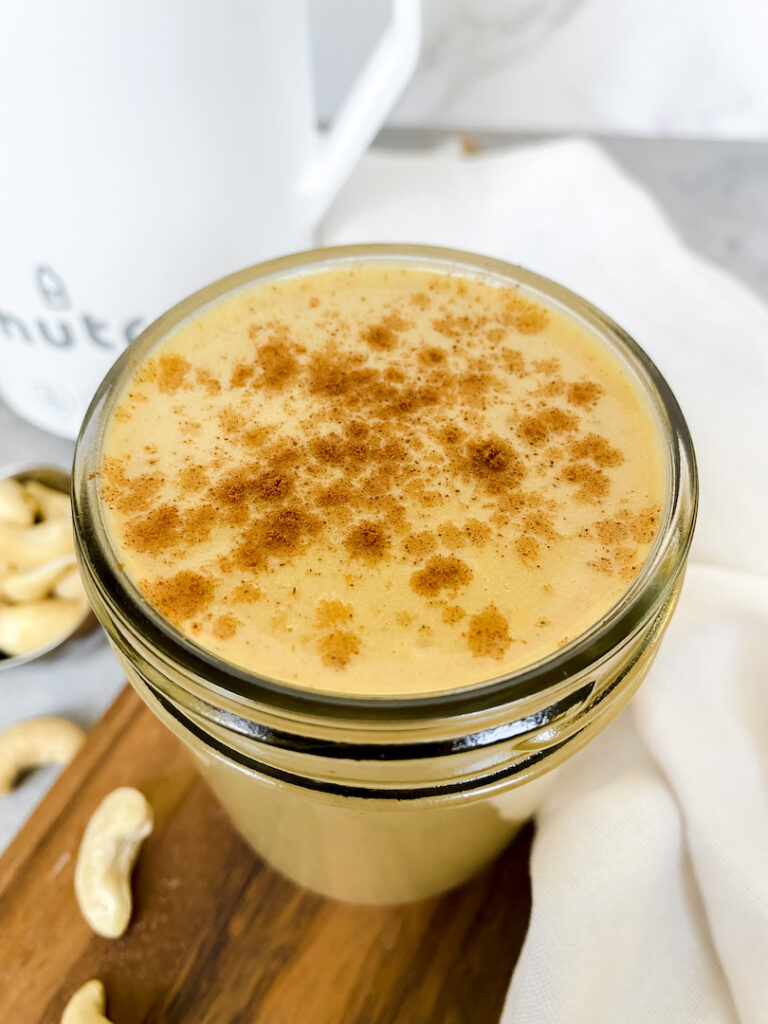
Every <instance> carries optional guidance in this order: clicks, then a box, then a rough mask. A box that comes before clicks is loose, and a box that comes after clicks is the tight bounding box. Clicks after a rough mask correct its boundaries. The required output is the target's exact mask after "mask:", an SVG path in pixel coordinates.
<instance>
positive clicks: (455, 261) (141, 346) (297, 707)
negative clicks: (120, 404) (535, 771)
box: [72, 243, 698, 723]
mask: <svg viewBox="0 0 768 1024" xmlns="http://www.w3.org/2000/svg"><path fill="white" fill-rule="evenodd" d="M360 262H373V263H375V262H380V263H386V264H398V263H400V264H402V265H405V266H407V267H409V268H413V269H423V270H433V271H435V272H443V273H454V274H461V276H464V277H468V276H469V277H473V276H474V277H476V278H480V279H483V280H488V281H491V282H497V283H500V284H505V285H506V286H508V287H509V286H512V287H515V286H522V288H523V289H524V290H526V291H529V292H531V293H533V295H534V296H536V294H538V295H540V296H542V297H544V298H545V301H546V302H547V303H548V304H550V305H555V306H556V307H560V308H561V309H563V310H564V311H565V312H566V313H567V314H568V315H570V316H571V317H576V318H577V319H579V320H581V321H582V322H583V323H585V324H586V325H587V326H588V327H589V328H590V330H591V331H592V332H593V333H595V334H596V335H597V336H598V337H599V338H600V339H601V341H602V342H603V343H608V345H609V346H610V348H611V349H612V350H614V351H615V352H616V353H617V354H618V356H619V357H620V358H621V359H622V361H623V362H624V363H628V364H629V365H630V367H631V369H632V370H633V371H634V373H635V375H636V377H638V378H639V381H640V384H641V386H642V389H643V391H644V393H645V395H646V398H647V399H650V400H651V401H652V403H653V405H654V413H655V414H656V416H657V418H658V419H660V421H661V425H662V428H663V432H664V435H665V438H666V441H667V444H668V480H669V490H668V494H667V501H666V507H665V509H664V514H663V516H662V525H661V527H660V530H659V533H658V535H657V537H656V540H655V542H654V545H653V546H652V548H651V550H650V552H649V553H648V555H647V557H646V560H645V562H644V563H643V566H642V567H641V569H640V572H639V573H638V574H637V576H636V577H635V578H634V580H633V581H632V582H631V583H630V585H629V586H628V588H627V590H626V591H624V593H623V594H622V596H621V597H620V598H619V600H618V601H617V602H616V603H615V604H614V605H613V607H612V608H611V609H609V611H608V612H607V613H606V614H605V615H603V616H602V617H601V619H599V620H598V621H597V622H596V623H594V624H593V625H592V626H591V627H589V628H588V629H587V630H585V631H584V632H583V633H581V634H580V635H579V636H577V637H575V638H574V639H573V640H571V641H570V642H569V643H568V644H567V645H565V646H563V647H562V648H560V649H559V650H557V651H554V652H552V653H551V654H549V655H547V656H545V657H544V658H541V659H539V660H538V661H536V662H533V663H531V664H530V665H526V666H523V667H522V668H520V669H517V670H515V671H513V672H509V673H504V674H502V675H499V676H496V677H494V678H492V679H489V680H486V681H483V682H480V683H474V684H471V685H469V686H463V687H460V688H454V689H446V690H441V691H438V692H435V693H426V694H419V695H417V696H413V697H386V696H378V695H375V696H370V695H360V696H356V695H347V694H337V693H329V692H327V691H322V690H313V689H308V688H307V689H302V688H299V687H295V686H291V685H289V684H288V683H285V682H283V681H281V680H278V679H273V678H271V677H269V676H266V675H260V674H258V673H256V672H251V671H248V670H247V669H245V668H241V667H239V666H237V665H234V664H232V663H229V662H226V661H224V660H223V659H221V658H219V657H217V656H216V655H214V654H212V653H211V652H209V651H207V650H205V648H203V647H202V646H200V645H199V644H197V643H196V642H195V641H194V640H192V639H190V638H189V637H187V636H186V635H184V634H183V633H182V632H181V630H179V629H177V628H176V627H175V626H173V625H172V624H171V623H170V622H168V620H166V619H165V618H163V617H162V616H161V615H160V614H159V612H157V611H156V610H155V608H154V607H152V605H150V604H149V602H148V601H147V600H146V599H145V598H144V597H143V595H142V594H141V593H140V591H139V590H138V588H137V587H136V585H135V584H134V583H133V582H132V581H131V580H130V578H129V577H128V575H127V574H126V573H124V572H122V571H121V569H120V565H119V560H118V558H117V553H116V551H115V549H114V547H113V546H112V545H111V544H110V543H109V534H108V531H107V528H106V524H105V523H104V521H103V519H102V516H101V503H100V498H99V493H98V492H99V485H98V479H99V477H98V473H99V463H100V459H101V443H102V440H103V435H104V429H105V427H106V424H107V423H108V421H109V418H110V414H111V411H112V407H113V404H114V402H115V400H116V398H117V397H118V396H119V395H120V393H121V392H122V385H123V384H124V383H125V381H126V379H127V378H128V376H129V374H130V373H132V372H133V371H134V369H135V367H136V365H137V364H138V360H139V359H140V358H143V357H144V356H145V355H146V354H147V353H148V351H149V350H150V349H151V348H152V347H153V346H154V345H156V344H157V343H158V342H159V341H160V340H161V339H162V338H164V337H166V336H167V335H168V334H169V333H170V332H171V331H172V330H173V329H175V328H177V327H178V326H179V325H180V324H181V323H182V322H183V321H184V320H186V319H188V318H191V317H193V316H195V315H197V314H198V313H199V312H200V311H201V310H202V309H203V308H204V307H206V306H208V305H210V304H212V303H214V302H215V301H217V300H219V299H221V298H223V297H224V296H225V295H228V294H230V293H233V292H235V291H238V290H240V289H242V288H245V287H247V286H249V285H252V284H255V283H256V282H258V281H261V280H264V279H269V278H279V277H295V276H299V275H300V274H302V273H306V274H311V273H316V272H319V271H322V270H328V269H332V268H333V267H334V266H340V265H341V266H344V265H349V264H356V263H360ZM72 479H73V487H72V492H73V493H72V497H73V516H74V529H75V538H76V547H77V549H78V554H79V557H80V559H81V562H82V563H83V568H84V570H85V571H86V573H87V575H88V577H89V581H90V583H91V585H92V586H93V587H95V588H96V590H97V592H98V594H99V598H100V601H101V602H102V603H103V605H104V607H105V608H106V610H107V612H108V614H110V615H111V616H112V617H113V618H114V619H115V620H117V621H118V622H122V624H123V629H124V631H125V632H127V633H128V634H131V633H133V634H134V635H138V636H140V637H142V638H143V640H144V642H146V643H148V644H149V645H150V646H152V647H153V648H154V649H155V650H156V651H158V652H159V653H160V654H161V655H162V656H163V657H164V658H167V659H169V660H170V661H171V662H172V663H174V664H175V665H176V667H177V669H180V670H181V671H182V672H185V673H189V674H190V676H191V677H193V678H194V679H195V680H196V681H197V682H198V683H199V682H201V681H202V682H203V683H206V684H208V685H209V686H211V687H213V689H214V690H220V691H223V692H224V693H226V694H228V695H229V696H233V697H239V698H242V699H245V700H247V701H251V702H255V703H257V704H260V705H265V706H267V707H270V708H271V709H273V710H275V711H284V712H287V713H289V714H292V715H296V714H299V715H305V716H308V717H310V718H313V719H314V718H323V719H343V720H355V721H360V722H363V721H371V720H379V719H385V720H388V721H390V722H397V723H407V722H408V721H419V720H424V719H428V718H434V717H451V716H461V715H469V714H475V713H478V712H482V711H486V710H490V709H492V708H495V707H500V706H503V705H505V704H507V703H510V702H513V701H515V700H518V699H521V698H524V697H530V696H531V695H534V694H536V693H539V692H544V691H546V690H548V689H550V688H551V687H553V686H556V685H557V684H559V683H562V682H563V681H564V680H566V679H568V678H569V677H572V676H573V675H574V674H576V673H579V672H582V671H585V670H586V669H588V668H589V666H590V665H592V664H594V663H596V662H598V661H600V660H601V659H602V658H604V657H605V656H607V655H608V654H609V653H610V652H611V651H612V650H614V649H615V648H616V647H617V646H618V645H619V644H621V642H622V641H623V640H625V639H626V638H627V637H630V636H632V635H633V634H634V633H635V632H636V631H637V630H638V629H639V628H640V627H641V626H642V625H643V623H645V622H646V621H647V620H648V618H649V617H650V616H651V615H652V614H653V613H654V610H655V609H656V608H657V607H658V604H659V602H660V601H661V600H663V599H664V597H665V595H667V594H668V593H669V592H670V590H671V588H672V587H673V586H674V584H675V581H676V580H677V578H678V576H679V574H680V572H681V571H682V569H683V567H684V565H685V559H686V555H687V552H688V548H689V547H690V543H691V538H692V534H693V527H694V524H695V519H696V511H697V504H698V478H697V469H696V459H695V454H694V449H693V443H692V440H691V436H690V432H689V430H688V426H687V424H686V421H685V418H684V416H683V413H682V411H681V409H680V406H679V405H678V402H677V400H676V398H675V396H674V394H673V393H672V390H671V389H670V387H669V385H668V384H667V382H666V380H665V379H664V377H663V376H662V374H661V373H660V371H659V370H658V368H657V367H656V365H655V363H654V362H653V361H652V360H651V359H650V357H649V356H648V355H647V354H646V353H645V351H644V350H643V349H642V348H641V347H640V346H639V345H638V344H637V342H635V341H634V340H633V339H632V338H631V337H630V335H629V334H627V332H626V331H624V330H623V329H622V328H621V327H619V325H618V324H616V323H615V322H614V321H613V320H612V319H611V318H610V317H608V316H607V315H606V314H605V313H603V312H601V311H600V310H599V309H597V308H596V307H595V306H593V305H592V304H591V303H590V302H588V301H587V300H586V299H583V298H582V297H581V296H579V295H577V294H576V293H574V292H572V291H570V290H569V289H567V288H565V287H563V286H562V285H559V284H557V283H555V282H553V281H551V280H549V279H548V278H546V277H543V276H542V275H540V274H537V273H534V272H533V271H530V270H527V269H525V268H523V267H520V266H517V265H514V264H510V263H507V262H505V261H503V260H498V259H494V258H491V257H487V256H480V255H477V254H475V253H470V252H465V251H463V250H458V249H449V248H442V247H436V246H426V245H413V244H378V243H374V244H363V245H348V246H334V247H328V248H320V249H313V250H307V251H303V252H299V253H294V254H291V255H289V256H282V257H279V258H277V259H273V260H269V261H266V262H263V263H259V264H255V265H253V266H250V267H247V268H245V269H243V270H240V271H237V272H236V273H233V274H230V275H227V276H226V277H222V278H220V279H218V280H217V281H214V282H213V283H211V284H210V285H208V286H206V287H205V288H202V289H200V290H199V291H197V292H194V293H193V294H191V295H189V296H187V297H186V298H185V299H183V300H182V301H181V302H179V303H177V304H176V305H175V306H173V307H172V308H171V309H169V310H168V311H167V312H165V313H163V314H162V315H161V316H160V317H158V318H157V319H156V320H155V321H154V322H153V323H151V324H150V325H149V326H148V327H147V328H145V330H144V331H142V333H141V334H140V335H139V336H138V337H137V338H136V339H135V341H134V342H132V344H131V345H130V346H129V347H128V348H127V349H126V350H125V351H124V352H123V353H122V355H121V356H120V357H119V358H118V360H117V361H116V362H115V363H114V365H113V366H112V368H111V369H110V370H109V372H108V373H107V375H106V376H105V378H104V380H103V381H102V383H101V384H100V385H99V388H98V389H97V391H96V393H95V395H94V397H93V400H92V401H91V404H90V406H89V408H88V411H87V412H86V415H85V418H84V420H83V424H82V427H81V430H80V434H79V437H78V440H77V446H76V449H75V458H74V465H73V478H72Z"/></svg>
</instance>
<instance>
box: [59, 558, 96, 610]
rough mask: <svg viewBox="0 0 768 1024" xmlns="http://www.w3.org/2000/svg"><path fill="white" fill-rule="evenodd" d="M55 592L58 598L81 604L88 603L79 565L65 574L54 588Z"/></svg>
mask: <svg viewBox="0 0 768 1024" xmlns="http://www.w3.org/2000/svg"><path fill="white" fill-rule="evenodd" d="M53 592H54V594H55V595H56V597H64V598H66V599H67V600H68V601H80V603H81V604H87V603H88V598H87V597H86V594H85V587H83V581H82V579H81V578H80V570H79V569H78V568H77V565H74V566H73V567H72V568H71V569H69V570H68V571H67V572H65V573H64V575H63V576H62V577H61V579H60V580H59V582H58V583H57V584H56V586H55V587H54V588H53Z"/></svg>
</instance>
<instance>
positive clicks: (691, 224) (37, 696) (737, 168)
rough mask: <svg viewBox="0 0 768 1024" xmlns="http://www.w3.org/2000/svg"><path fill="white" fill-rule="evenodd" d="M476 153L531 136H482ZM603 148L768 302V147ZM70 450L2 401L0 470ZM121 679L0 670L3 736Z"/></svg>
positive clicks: (11, 818)
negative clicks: (13, 727) (30, 719)
mask: <svg viewBox="0 0 768 1024" xmlns="http://www.w3.org/2000/svg"><path fill="white" fill-rule="evenodd" d="M443 138H445V133H439V132H423V131H410V130H387V131H385V132H384V133H383V134H382V136H381V137H380V139H379V143H380V144H381V145H385V146H388V147H396V148H399V149H408V148H418V147H422V146H430V145H433V144H435V143H437V142H439V141H440V140H441V139H443ZM473 141H474V142H475V143H476V144H477V145H479V146H480V147H481V148H485V147H493V146H497V145H500V144H510V143H513V142H514V143H515V144H518V143H522V142H525V141H530V138H522V137H520V136H516V137H514V139H513V138H511V137H509V136H504V135H489V134H483V133H478V134H477V135H473ZM602 144H603V145H604V146H605V148H606V149H607V150H608V152H609V153H611V155H612V156H613V157H614V158H615V159H616V160H617V161H618V163H619V164H620V165H622V166H623V167H624V168H625V169H626V170H627V171H628V172H629V173H630V174H631V175H633V176H634V177H635V178H637V179H638V180H639V181H640V182H641V183H642V184H644V185H645V186H646V187H647V188H648V190H649V191H650V192H651V193H652V194H653V195H654V196H655V197H656V199H657V200H658V201H659V203H660V204H661V205H662V207H664V209H665V210H666V211H667V213H668V214H669V216H670V218H671V220H672V221H673V222H674V223H675V224H676V225H677V227H678V230H679V231H680V233H681V235H682V236H683V238H685V240H686V241H687V242H688V244H689V245H690V246H691V247H692V248H693V249H695V250H696V251H698V252H700V253H701V254H702V255H704V256H706V257H707V258H709V259H711V260H713V261H714V262H715V263H718V264H720V265H721V266H723V267H725V268H727V269H728V270H730V271H731V272H732V273H733V274H734V275H735V276H736V277H738V278H740V279H741V280H742V281H744V282H745V283H746V284H747V285H749V286H750V287H752V288H753V290H754V291H755V292H756V293H757V294H759V295H760V296H762V297H763V298H764V299H765V300H766V301H768V248H767V247H766V244H765V239H766V237H768V174H766V169H767V168H768V143H760V142H743V143H742V142H692V141H671V140H663V141H662V140H629V139H604V140H602ZM72 450H73V445H72V443H71V442H68V441H64V440H62V439H61V438H56V437H53V436H51V435H50V434H46V433H44V432H43V431H40V430H38V429H36V428H35V427H32V426H30V425H29V424H27V423H25V422H23V421H22V420H20V419H19V418H18V417H16V416H15V415H14V414H13V413H12V412H11V411H10V410H9V409H7V408H6V407H5V406H4V405H2V403H0V466H3V465H5V464H8V463H13V462H17V461H25V462H35V461H39V462H53V463H57V464H60V465H68V464H69V462H70V461H71V458H72ZM122 681H123V676H122V672H121V670H120V668H119V666H118V664H117V662H116V660H115V658H114V656H113V655H112V653H111V651H110V650H109V648H108V646H107V644H106V640H105V639H104V637H103V634H102V633H101V632H100V631H99V630H96V631H94V632H93V633H91V634H90V635H89V636H86V637H83V638H81V639H79V640H77V641H74V642H72V643H70V644H68V645H66V646H65V647H63V648H61V649H60V650H59V651H57V652H54V653H53V654H51V655H49V656H48V657H47V658H44V659H41V660H40V661H37V662H34V663H32V664H29V665H24V666H20V667H18V668H15V669H13V670H8V671H5V672H0V729H2V728H4V727H5V726H7V725H10V724H11V723H12V722H14V721H16V720H18V719H20V718H25V717H29V716H34V715H41V714H55V713H58V714H64V715H66V716H68V717H71V718H73V719H74V720H76V721H78V722H80V723H81V724H83V725H84V726H86V727H87V726H89V725H90V724H92V723H93V722H94V721H95V720H96V718H98V716H99V715H101V713H102V712H103V711H104V710H105V708H106V707H107V706H108V705H109V703H110V702H111V700H112V699H113V697H114V695H115V694H116V693H117V691H118V690H119V689H120V687H121V685H122ZM57 772H58V769H57V768H54V767H51V768H46V769H44V770H42V771H39V772H36V773H34V775H32V776H31V777H30V778H28V779H26V780H25V781H24V783H23V785H21V786H19V787H18V788H17V789H16V790H15V791H14V792H13V793H12V794H10V795H9V796H7V797H4V798H3V799H2V802H0V850H2V849H3V848H4V847H5V845H7V843H8V842H9V841H10V840H11V839H12V837H13V835H14V834H15V832H16V831H17V829H18V828H19V826H20V825H21V824H22V822H23V821H24V819H25V818H26V817H27V816H28V815H29V813H30V812H31V811H32V809H33V808H34V806H35V805H36V804H37V802H38V801H39V800H40V798H41V797H42V796H43V794H44V793H45V791H46V790H47V788H48V787H49V786H50V784H51V783H52V782H53V780H54V779H55V777H56V775H57Z"/></svg>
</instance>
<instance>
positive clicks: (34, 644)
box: [0, 597, 83, 656]
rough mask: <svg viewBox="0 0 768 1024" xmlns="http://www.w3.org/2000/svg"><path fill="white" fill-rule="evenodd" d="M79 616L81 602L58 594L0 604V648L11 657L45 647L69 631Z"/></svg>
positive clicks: (81, 611)
mask: <svg viewBox="0 0 768 1024" xmlns="http://www.w3.org/2000/svg"><path fill="white" fill-rule="evenodd" d="M82 618H83V606H82V604H81V603H80V602H79V601H65V600H64V599H63V598H61V597H46V598H45V599H44V600H42V601H28V602H27V603H26V604H0V651H3V652H4V653H5V654H10V655H11V656H13V655H19V654H28V653H29V652H31V651H36V650H38V649H39V648H41V647H47V646H48V644H51V643H53V642H54V640H58V639H59V637H64V636H66V635H67V634H69V633H71V632H73V630H74V629H75V627H76V626H77V625H78V623H79V622H80V621H81V620H82Z"/></svg>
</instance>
